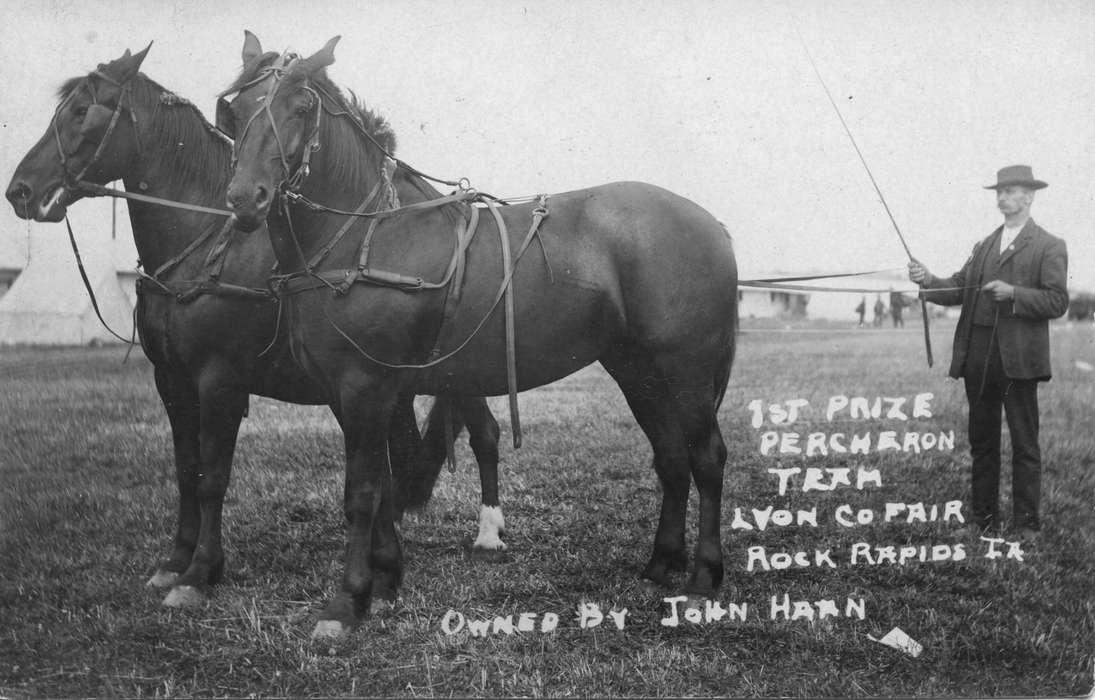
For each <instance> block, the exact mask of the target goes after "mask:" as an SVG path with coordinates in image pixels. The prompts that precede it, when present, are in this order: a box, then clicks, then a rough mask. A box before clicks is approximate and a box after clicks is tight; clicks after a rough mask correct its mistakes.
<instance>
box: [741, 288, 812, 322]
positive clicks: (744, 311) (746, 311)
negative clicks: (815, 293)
mask: <svg viewBox="0 0 1095 700" xmlns="http://www.w3.org/2000/svg"><path fill="white" fill-rule="evenodd" d="M809 300H810V297H809V295H808V294H804V293H802V292H790V291H783V290H779V291H776V290H765V289H749V288H745V287H742V288H739V289H738V318H806V304H807V303H808V302H809Z"/></svg>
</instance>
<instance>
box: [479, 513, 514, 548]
mask: <svg viewBox="0 0 1095 700" xmlns="http://www.w3.org/2000/svg"><path fill="white" fill-rule="evenodd" d="M505 530H506V519H505V517H504V516H503V515H502V508H501V507H499V506H480V507H479V536H478V537H476V538H475V542H474V543H473V544H472V548H473V549H485V550H490V551H505V549H506V543H505V542H503V541H502V538H501V534H502V533H503V532H505Z"/></svg>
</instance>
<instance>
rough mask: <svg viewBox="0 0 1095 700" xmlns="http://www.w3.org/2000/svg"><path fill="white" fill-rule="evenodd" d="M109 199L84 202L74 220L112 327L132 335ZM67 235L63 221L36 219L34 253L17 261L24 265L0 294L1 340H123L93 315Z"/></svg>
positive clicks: (101, 307) (0, 342) (32, 239)
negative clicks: (114, 239) (4, 292)
mask: <svg viewBox="0 0 1095 700" xmlns="http://www.w3.org/2000/svg"><path fill="white" fill-rule="evenodd" d="M111 204H112V202H111V201H109V200H108V201H103V200H98V201H87V202H80V203H79V204H78V205H77V206H76V207H75V208H74V209H73V211H71V212H70V220H71V221H72V226H73V230H74V231H75V233H76V240H77V242H78V244H79V246H80V255H81V257H82V259H83V261H84V267H85V269H86V271H87V275H88V279H89V280H90V282H91V285H92V289H93V290H94V292H95V298H96V300H97V302H98V304H99V310H100V311H101V312H102V315H103V318H104V319H105V320H106V322H107V323H108V324H109V325H110V327H111V328H113V329H114V330H115V331H116V332H117V333H118V334H120V335H122V336H124V337H126V338H128V337H130V335H131V334H132V332H133V304H132V302H131V301H130V298H129V296H128V295H127V294H126V293H125V291H123V290H122V287H121V285H120V284H119V282H118V274H117V263H116V260H115V258H116V256H117V254H118V251H116V250H115V242H114V241H113V240H112V238H111V210H110V207H111ZM119 213H121V212H119ZM121 235H122V233H121V231H119V236H121ZM125 235H126V236H127V237H128V226H127V227H126V230H125ZM67 236H68V234H67V233H66V231H65V225H64V224H63V223H59V224H37V223H36V224H32V226H31V234H30V254H29V256H26V258H25V260H24V261H19V262H25V264H26V267H25V268H24V269H23V272H22V273H21V274H20V275H19V277H18V278H17V279H16V280H15V283H14V284H13V285H12V287H11V289H10V290H8V292H7V293H6V294H4V296H3V297H2V298H0V345H15V344H34V345H85V344H87V343H90V342H92V341H101V342H120V341H119V340H117V339H116V338H115V337H114V336H112V335H111V334H110V332H109V331H107V330H106V328H104V327H103V325H102V324H101V323H100V322H99V319H98V317H97V316H96V315H95V310H94V308H93V307H92V304H91V299H90V297H89V296H88V293H87V290H86V289H85V288H84V283H83V281H82V280H81V279H80V273H79V270H78V269H77V266H76V260H75V257H74V255H73V253H72V250H71V249H70V247H69V243H68V238H67Z"/></svg>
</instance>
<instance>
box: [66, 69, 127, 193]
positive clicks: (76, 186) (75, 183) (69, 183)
mask: <svg viewBox="0 0 1095 700" xmlns="http://www.w3.org/2000/svg"><path fill="white" fill-rule="evenodd" d="M92 76H94V77H97V78H99V79H101V80H105V81H106V82H108V83H110V84H111V85H115V86H117V87H118V88H119V90H120V93H119V95H118V102H117V104H116V105H115V106H114V111H113V113H112V114H111V115H110V122H109V123H108V124H107V128H106V131H105V132H104V133H103V136H102V138H101V139H100V140H99V145H98V146H97V147H96V149H95V153H94V154H93V155H92V156H91V159H90V160H89V161H88V162H87V163H86V164H85V165H84V167H83V168H81V169H80V172H79V173H75V174H74V173H73V171H72V169H71V168H70V167H69V159H70V158H71V157H72V155H73V154H74V153H75V151H73V153H67V152H66V151H65V146H64V142H63V141H62V139H61V130H60V128H58V126H57V121H58V117H59V116H60V114H61V110H63V109H64V108H65V106H66V105H67V104H68V103H69V101H71V100H72V99H73V98H75V97H76V95H77V93H79V92H80V91H81V90H87V92H88V94H89V95H91V102H92V106H96V107H99V106H100V105H99V101H98V100H97V99H96V97H95V91H94V90H92V89H91V84H90V78H91V77H92ZM131 93H132V83H131V82H130V80H126V81H124V82H118V81H117V80H115V79H114V78H112V77H110V76H109V75H107V74H106V73H105V72H103V66H102V65H100V66H99V67H98V68H97V69H96V70H94V71H92V72H91V73H90V74H89V75H88V77H87V78H84V79H83V80H82V81H81V83H80V85H79V86H78V87H77V88H75V89H73V90H72V91H71V92H70V93H69V94H68V96H67V97H65V99H64V100H62V101H61V104H59V105H57V109H56V111H54V113H53V119H51V120H50V127H51V128H52V129H53V137H54V140H55V141H56V142H57V156H58V158H59V159H60V161H61V169H62V170H63V171H64V174H65V175H64V187H65V189H67V190H69V191H70V192H80V191H84V190H85V188H84V184H83V183H84V176H85V175H87V173H88V171H89V170H91V168H93V167H94V166H95V165H96V164H98V162H99V159H100V158H102V156H103V153H105V152H106V148H107V145H108V144H109V143H110V137H111V136H112V135H113V134H114V129H115V127H116V126H117V125H118V119H119V118H120V117H121V114H122V111H123V110H125V111H128V112H129V117H130V120H131V121H132V122H133V137H134V139H135V140H136V142H137V152H138V154H139V153H140V152H141V150H142V149H141V137H140V133H139V132H138V131H137V115H136V114H135V113H134V111H133V109H132V107H131V106H129V107H128V108H127V102H130V103H131V102H132V99H131V97H132V95H131ZM85 138H86V136H85V137H82V138H81V142H83V140H84V139H85ZM78 148H79V144H77V149H78Z"/></svg>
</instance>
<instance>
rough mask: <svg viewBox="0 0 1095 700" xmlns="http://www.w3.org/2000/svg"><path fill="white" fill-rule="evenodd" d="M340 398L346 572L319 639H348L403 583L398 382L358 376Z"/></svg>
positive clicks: (318, 626)
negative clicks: (395, 447) (395, 427)
mask: <svg viewBox="0 0 1095 700" xmlns="http://www.w3.org/2000/svg"><path fill="white" fill-rule="evenodd" d="M340 394H341V396H340V404H341V410H339V411H338V412H337V413H338V415H339V417H340V422H341V424H342V431H343V434H344V437H345V441H346V483H345V490H344V493H343V503H344V509H345V515H346V522H347V530H348V532H347V541H346V557H345V571H344V573H343V577H342V587H341V589H340V590H339V592H338V593H336V594H335V596H334V598H333V599H332V600H331V601H330V602H329V603H328V604H327V607H326V608H325V609H324V611H323V612H322V613H321V614H320V619H319V621H318V622H317V623H316V627H315V629H314V630H313V632H312V638H313V639H316V638H326V637H339V636H342V635H343V634H345V633H346V632H347V631H349V630H350V629H352V628H353V627H355V626H356V625H357V624H358V623H360V622H361V620H362V619H363V618H364V617H365V616H366V615H367V614H368V613H369V611H370V607H379V606H380V605H382V604H390V603H394V601H395V599H396V596H397V595H398V591H399V584H400V583H401V581H402V578H403V549H402V545H401V543H400V541H399V536H398V534H397V533H396V530H395V507H394V505H395V504H394V497H393V494H392V479H391V469H390V465H389V461H388V429H389V425H390V420H391V413H392V410H393V408H394V402H395V400H396V389H395V386H394V382H393V381H392V380H390V379H379V378H372V377H368V376H363V377H358V378H357V379H356V381H352V382H346V381H344V382H342V388H341V390H340ZM381 601H383V603H382V602H381Z"/></svg>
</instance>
